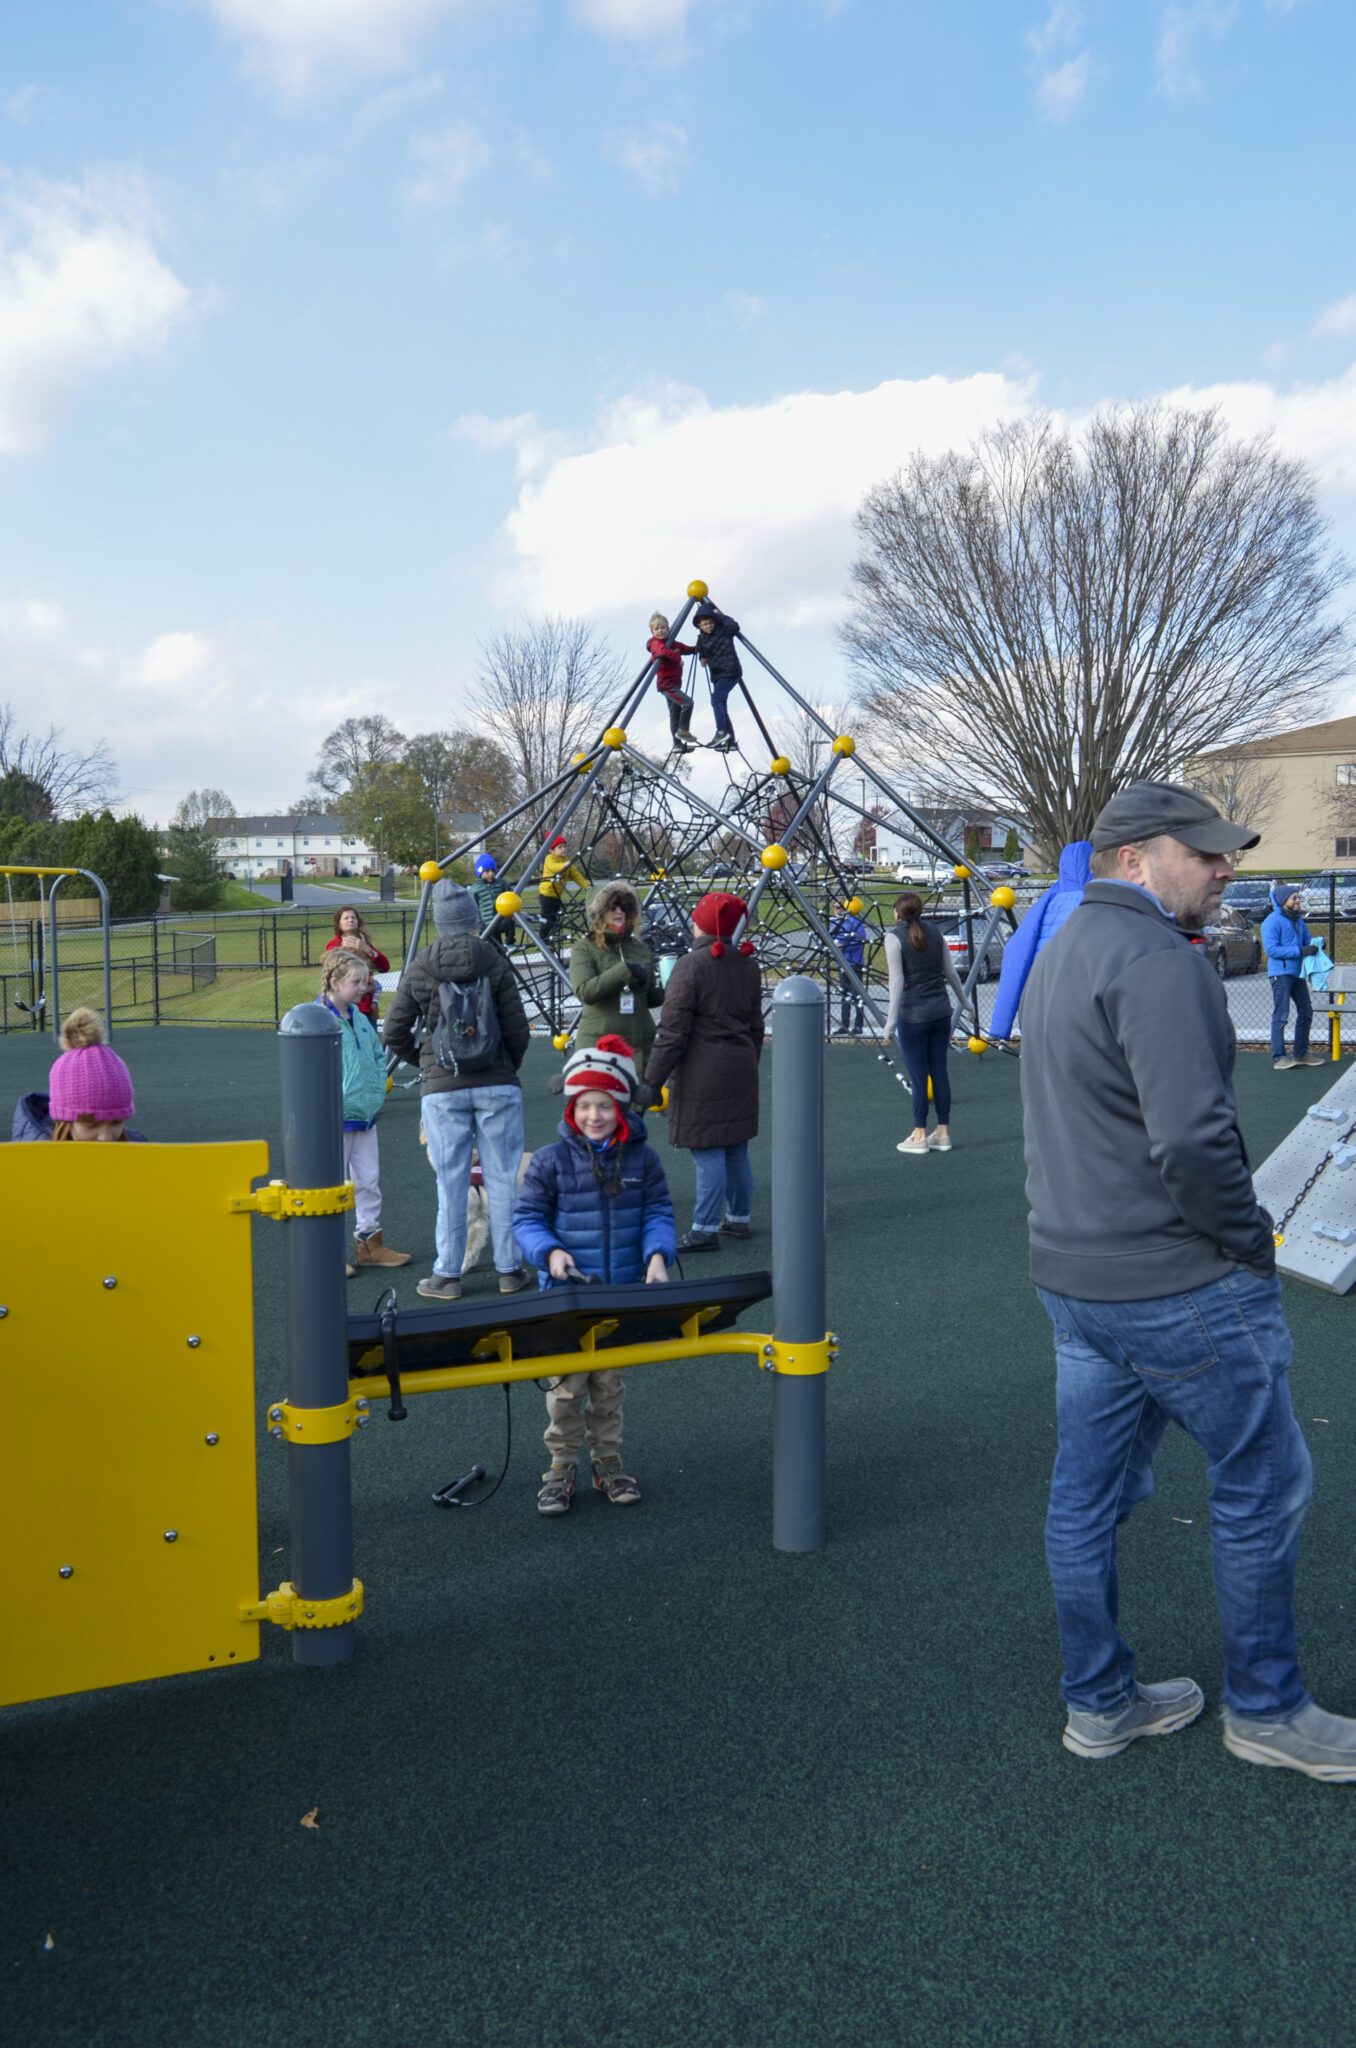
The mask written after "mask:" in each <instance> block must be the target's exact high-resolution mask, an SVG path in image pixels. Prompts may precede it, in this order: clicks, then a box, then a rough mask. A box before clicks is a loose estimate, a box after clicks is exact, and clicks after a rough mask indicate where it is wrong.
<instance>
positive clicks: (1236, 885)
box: [1224, 875, 1274, 924]
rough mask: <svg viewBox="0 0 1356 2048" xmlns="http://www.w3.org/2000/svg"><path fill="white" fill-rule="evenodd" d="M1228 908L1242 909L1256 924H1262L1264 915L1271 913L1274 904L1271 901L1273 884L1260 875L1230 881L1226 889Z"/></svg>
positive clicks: (1225, 905)
mask: <svg viewBox="0 0 1356 2048" xmlns="http://www.w3.org/2000/svg"><path fill="white" fill-rule="evenodd" d="M1224 907H1225V909H1226V910H1240V911H1242V912H1243V914H1244V916H1245V917H1250V918H1251V919H1252V921H1253V923H1254V924H1260V923H1261V922H1262V919H1263V918H1264V917H1269V916H1270V915H1271V912H1272V909H1273V908H1274V905H1273V904H1272V901H1271V884H1270V882H1266V881H1263V880H1262V879H1261V878H1260V877H1258V876H1251V875H1250V876H1247V877H1246V878H1245V879H1243V880H1242V881H1237V882H1229V883H1227V884H1226V885H1225V890H1224Z"/></svg>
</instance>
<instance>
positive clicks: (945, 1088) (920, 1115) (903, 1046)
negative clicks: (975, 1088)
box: [896, 1016, 951, 1131]
mask: <svg viewBox="0 0 1356 2048" xmlns="http://www.w3.org/2000/svg"><path fill="white" fill-rule="evenodd" d="M896 1030H897V1032H898V1036H899V1049H900V1051H901V1052H902V1053H903V1055H904V1065H905V1067H906V1068H907V1069H908V1075H909V1087H910V1088H911V1089H912V1090H913V1121H914V1128H915V1130H919V1131H925V1130H926V1129H927V1124H928V1082H929V1081H931V1082H932V1106H933V1108H934V1109H935V1110H936V1112H937V1121H938V1123H939V1124H949V1123H950V1121H951V1083H950V1081H949V1080H948V1079H947V1072H946V1049H947V1046H948V1045H949V1044H950V1043H951V1019H950V1017H949V1016H947V1017H941V1018H939V1019H938V1020H937V1022H936V1023H935V1024H900V1025H898V1026H897V1027H896Z"/></svg>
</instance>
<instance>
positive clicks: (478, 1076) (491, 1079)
mask: <svg viewBox="0 0 1356 2048" xmlns="http://www.w3.org/2000/svg"><path fill="white" fill-rule="evenodd" d="M433 923H434V926H435V928H436V930H437V933H438V936H437V938H436V939H435V940H434V942H433V944H432V945H431V946H425V948H424V950H423V951H422V953H416V954H415V956H414V958H413V960H411V962H410V964H409V966H408V967H407V968H406V970H405V972H404V974H403V975H402V976H401V978H400V986H399V988H398V989H397V990H396V993H395V1000H394V1002H393V1003H392V1004H391V1008H390V1012H389V1014H388V1016H387V1019H386V1031H385V1039H386V1043H387V1045H388V1046H389V1047H390V1049H391V1050H392V1052H395V1053H398V1054H399V1055H400V1058H401V1059H402V1060H408V1061H409V1063H410V1065H411V1066H413V1065H414V1064H415V1063H416V1061H417V1062H418V1066H419V1082H420V1108H421V1110H422V1113H423V1125H424V1136H425V1139H426V1140H427V1142H428V1157H429V1164H430V1166H432V1168H433V1171H434V1173H435V1174H436V1176H437V1180H438V1235H437V1264H436V1267H435V1269H434V1271H433V1272H432V1273H430V1274H429V1275H428V1277H427V1278H426V1279H423V1280H421V1281H420V1282H419V1285H418V1287H417V1288H416V1289H415V1292H416V1293H417V1294H423V1295H427V1296H429V1297H430V1298H431V1299H432V1300H434V1301H456V1300H457V1299H458V1297H459V1296H460V1294H461V1267H462V1260H463V1259H464V1257H465V1255H466V1228H467V1219H466V1202H467V1197H468V1195H469V1194H470V1192H471V1153H472V1147H475V1149H476V1150H477V1151H478V1152H479V1154H480V1170H481V1175H482V1177H483V1179H484V1183H485V1199H486V1204H487V1206H488V1208H489V1212H490V1237H491V1242H492V1244H493V1247H494V1263H495V1265H496V1267H497V1268H498V1271H499V1291H500V1293H501V1294H516V1293H517V1291H518V1289H519V1288H521V1287H525V1286H526V1285H527V1277H526V1275H525V1274H524V1272H523V1268H522V1261H521V1259H520V1258H519V1256H518V1241H517V1239H516V1238H515V1237H514V1234H513V1206H514V1203H515V1202H516V1200H517V1197H518V1167H519V1164H520V1162H521V1160H522V1156H523V1090H522V1084H521V1083H520V1081H519V1079H518V1069H519V1067H520V1066H521V1065H522V1063H523V1058H524V1055H525V1054H526V1052H527V1048H528V1045H529V1043H530V1040H531V1034H530V1033H529V1031H528V1026H527V1016H526V1014H525V1012H524V1010H523V1004H522V998H521V996H520V995H519V994H518V984H517V982H516V981H515V980H514V976H513V969H512V968H511V967H510V966H509V964H508V961H507V960H506V959H505V958H504V955H503V952H502V951H501V949H500V948H499V947H498V946H492V945H491V944H490V943H489V941H488V940H487V939H483V938H481V936H480V912H479V910H478V908H477V906H476V900H475V897H474V896H473V895H472V894H471V891H470V890H469V889H463V888H462V887H461V885H460V884H459V883H457V882H452V881H447V880H444V881H441V882H438V883H435V885H434V890H433ZM482 979H483V981H484V982H485V983H488V985H489V989H490V992H491V994H492V996H493V1003H494V1012H495V1016H496V1017H497V1020H498V1028H499V1045H498V1049H497V1051H496V1052H495V1054H494V1058H493V1060H492V1062H491V1063H490V1064H489V1065H483V1066H481V1065H478V1066H477V1067H476V1069H475V1071H473V1072H472V1071H468V1072H458V1071H456V1070H455V1069H454V1068H450V1067H447V1066H444V1065H442V1064H441V1063H440V1061H439V1059H438V1056H437V1053H436V1050H435V1044H434V1041H435V1034H436V1032H437V1027H438V1022H439V1018H440V1015H441V1009H442V1004H441V989H442V985H443V983H444V982H459V983H462V984H463V985H469V984H472V983H475V982H479V981H482Z"/></svg>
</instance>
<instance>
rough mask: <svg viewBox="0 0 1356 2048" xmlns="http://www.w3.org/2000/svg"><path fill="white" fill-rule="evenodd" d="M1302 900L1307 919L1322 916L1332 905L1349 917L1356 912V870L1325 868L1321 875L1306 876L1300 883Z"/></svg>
mask: <svg viewBox="0 0 1356 2048" xmlns="http://www.w3.org/2000/svg"><path fill="white" fill-rule="evenodd" d="M1300 900H1301V902H1302V903H1303V905H1304V912H1305V915H1306V917H1314V916H1317V915H1322V914H1323V913H1324V912H1326V911H1327V909H1328V907H1329V905H1330V904H1335V905H1336V908H1337V909H1338V910H1339V911H1340V912H1341V913H1342V914H1343V915H1349V914H1350V913H1351V912H1352V911H1356V870H1353V869H1351V868H1324V869H1323V870H1322V872H1321V873H1320V874H1317V875H1306V876H1305V878H1304V880H1303V881H1302V882H1301V883H1300Z"/></svg>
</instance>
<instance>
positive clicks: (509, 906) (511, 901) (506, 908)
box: [494, 889, 523, 917]
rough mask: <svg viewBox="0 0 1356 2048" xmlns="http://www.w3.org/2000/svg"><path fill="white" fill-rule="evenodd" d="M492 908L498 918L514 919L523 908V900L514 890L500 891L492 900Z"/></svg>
mask: <svg viewBox="0 0 1356 2048" xmlns="http://www.w3.org/2000/svg"><path fill="white" fill-rule="evenodd" d="M494 907H495V909H496V910H497V911H498V913H499V915H500V917H516V916H517V915H518V912H519V911H520V910H521V909H522V907H523V899H522V897H521V896H520V895H519V894H518V891H517V890H516V889H501V890H500V891H499V894H498V895H497V896H496V897H495V899H494Z"/></svg>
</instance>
